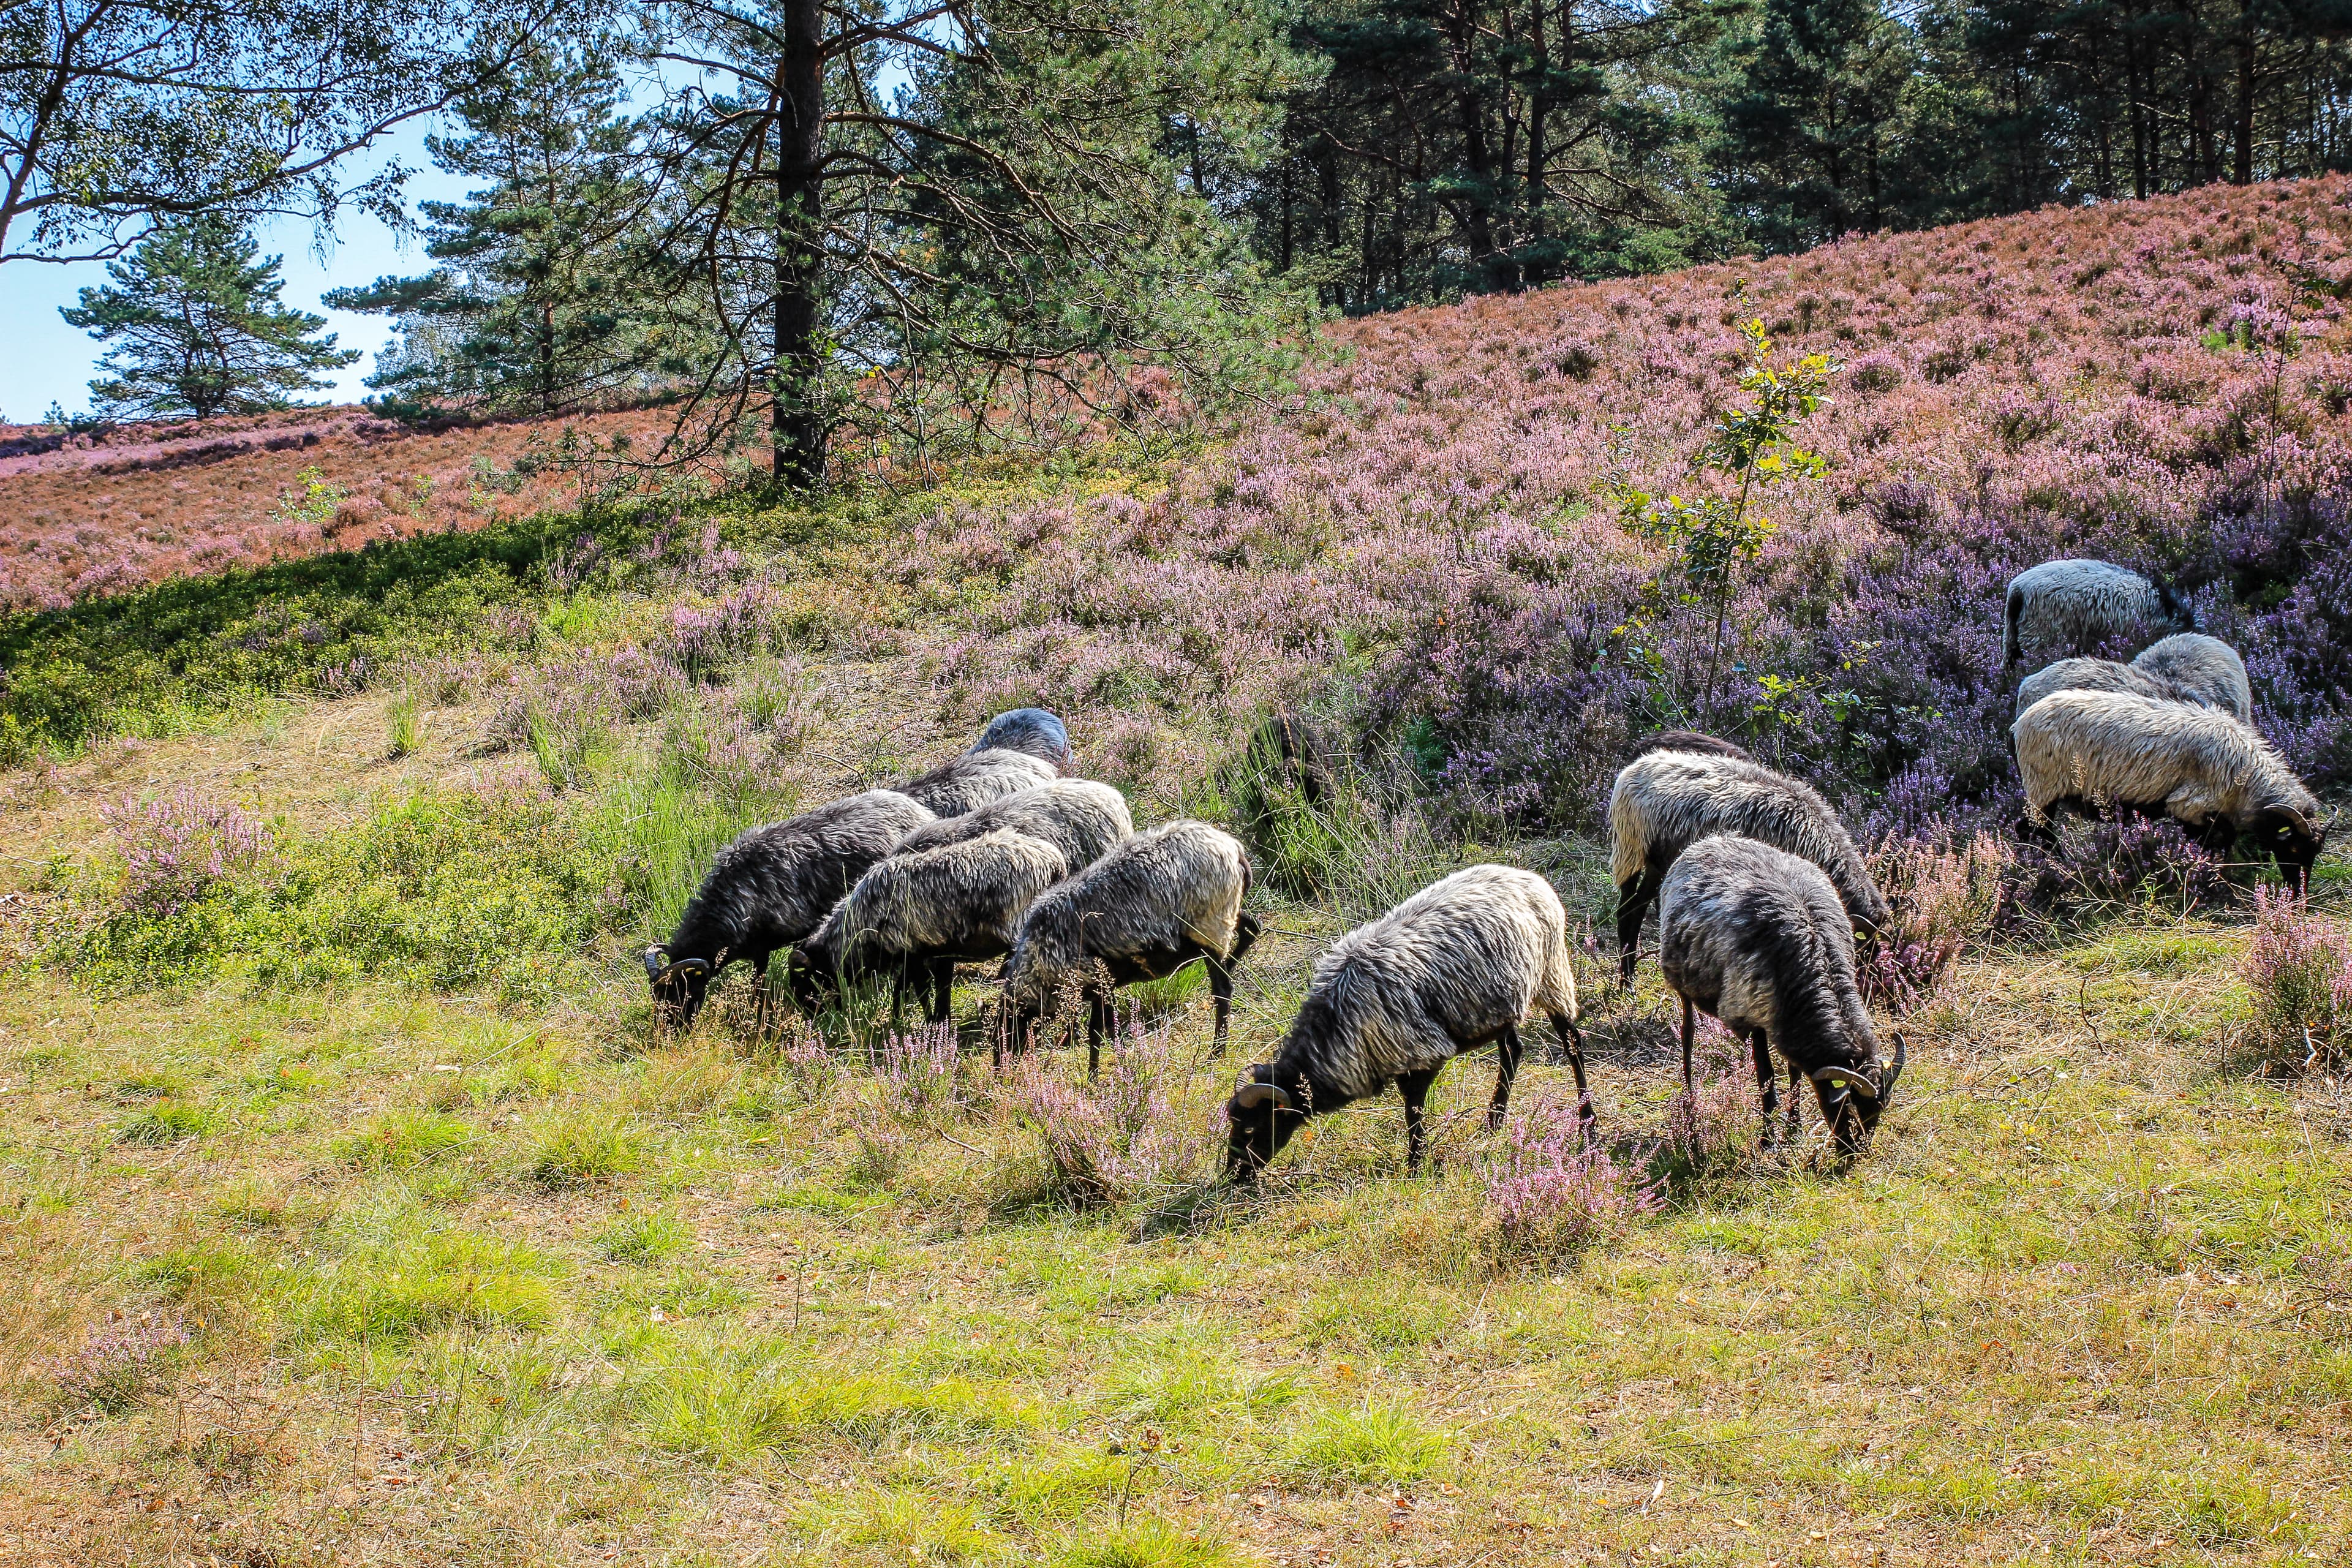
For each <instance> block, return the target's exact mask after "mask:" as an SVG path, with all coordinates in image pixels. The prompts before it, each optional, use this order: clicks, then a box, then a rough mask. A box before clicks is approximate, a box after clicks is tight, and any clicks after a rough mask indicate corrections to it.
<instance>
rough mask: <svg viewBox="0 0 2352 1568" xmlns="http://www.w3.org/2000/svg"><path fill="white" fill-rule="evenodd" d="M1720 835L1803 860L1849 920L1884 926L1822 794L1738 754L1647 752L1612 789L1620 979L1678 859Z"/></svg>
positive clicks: (1880, 904) (1849, 842)
mask: <svg viewBox="0 0 2352 1568" xmlns="http://www.w3.org/2000/svg"><path fill="white" fill-rule="evenodd" d="M1717 833H1738V834H1744V835H1746V836H1747V837H1750V838H1756V839H1760V840H1762V841H1763V842H1764V843H1767V844H1770V845H1773V846H1776V847H1779V848H1781V849H1785V850H1788V851H1789V852H1790V853H1792V854H1797V855H1801V856H1803V857H1804V858H1806V859H1808V860H1811V862H1813V864H1815V865H1816V866H1819V867H1820V868H1822V871H1823V872H1824V873H1826V874H1827V875H1828V877H1829V879H1830V881H1831V882H1832V885H1834V886H1835V887H1836V889H1837V890H1838V896H1839V897H1840V898H1842V899H1843V900H1845V908H1846V911H1847V914H1848V916H1849V918H1850V919H1851V921H1852V922H1853V924H1854V925H1855V926H1857V927H1860V928H1861V929H1862V930H1864V931H1876V930H1877V929H1878V928H1879V927H1880V926H1882V925H1884V924H1885V923H1886V916H1887V910H1886V900H1885V897H1884V896H1883V895H1881V894H1880V892H1879V890H1878V889H1877V888H1876V886H1875V885H1874V884H1873V883H1872V881H1871V879H1870V871H1869V868H1868V867H1867V866H1866V865H1865V864H1864V861H1863V858H1862V851H1861V850H1859V849H1858V848H1856V847H1854V842H1853V837H1852V836H1851V835H1850V834H1848V833H1847V832H1846V830H1845V827H1844V825H1843V824H1842V823H1840V822H1839V821H1838V819H1837V814H1836V813H1835V812H1833V811H1832V810H1831V809H1830V805H1829V802H1827V801H1825V800H1823V799H1822V797H1821V795H1820V792H1818V791H1816V790H1815V789H1813V788H1812V787H1811V785H1809V784H1803V783H1801V782H1800V781H1798V780H1796V779H1792V778H1790V777H1788V776H1787V775H1786V774H1783V773H1774V772H1773V771H1772V770H1771V769H1769V768H1768V767H1765V766H1763V765H1762V764H1761V763H1752V762H1742V761H1741V760H1739V759H1738V758H1737V757H1726V756H1717V755H1709V754H1706V753H1704V752H1684V751H1659V752H1649V753H1648V754H1646V755H1644V756H1641V757H1637V758H1635V759H1634V760H1633V762H1632V763H1627V764H1626V766H1625V767H1624V768H1623V770H1622V771H1621V772H1620V773H1618V774H1617V784H1616V787H1615V788H1613V789H1612V790H1611V791H1610V794H1609V837H1610V856H1611V867H1610V875H1611V877H1612V879H1614V880H1615V881H1616V883H1617V946H1618V952H1619V958H1618V973H1619V976H1620V978H1621V979H1623V980H1626V981H1630V980H1632V979H1633V963H1634V961H1635V959H1636V958H1638V957H1639V956H1640V949H1639V943H1640V942H1641V936H1642V919H1643V916H1644V915H1645V914H1647V913H1648V912H1649V909H1650V906H1651V904H1652V903H1653V902H1654V901H1655V900H1656V899H1657V897H1658V892H1659V889H1661V888H1662V887H1663V886H1664V882H1665V879H1666V874H1667V871H1668V870H1669V868H1671V867H1672V866H1673V865H1674V863H1675V857H1677V856H1679V855H1681V854H1682V853H1683V852H1684V851H1685V849H1687V848H1689V847H1690V846H1692V845H1693V844H1696V843H1697V842H1698V841H1699V840H1700V839H1702V838H1706V837H1709V836H1710V835H1713V834H1717Z"/></svg>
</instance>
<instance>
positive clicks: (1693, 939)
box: [1658, 835, 1906, 1153]
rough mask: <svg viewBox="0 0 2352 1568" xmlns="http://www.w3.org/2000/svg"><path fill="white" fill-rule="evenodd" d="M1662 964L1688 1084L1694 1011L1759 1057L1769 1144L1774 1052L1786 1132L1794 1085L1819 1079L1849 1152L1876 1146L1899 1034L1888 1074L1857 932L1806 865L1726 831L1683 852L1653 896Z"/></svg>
mask: <svg viewBox="0 0 2352 1568" xmlns="http://www.w3.org/2000/svg"><path fill="white" fill-rule="evenodd" d="M1658 967H1659V968H1660V969H1661V970H1662V971H1664V974H1665V977H1666V984H1669V985H1671V986H1673V987H1674V988H1675V992H1676V994H1679V995H1680V996H1681V997H1682V1001H1683V1088H1684V1090H1685V1092H1687V1093H1691V1094H1694V1095H1695V1094H1696V1090H1697V1086H1696V1084H1695V1083H1694V1082H1693V1080H1692V1076H1691V1035H1692V1026H1693V1018H1692V1009H1693V1008H1694V1007H1696V1008H1697V1009H1698V1011H1700V1012H1703V1013H1707V1014H1710V1015H1712V1016H1715V1017H1717V1018H1719V1019H1721V1020H1722V1021H1723V1024H1724V1026H1725V1027H1727V1028H1728V1029H1729V1030H1730V1031H1731V1032H1732V1033H1733V1034H1735V1035H1738V1036H1739V1037H1741V1038H1743V1039H1745V1040H1746V1041H1748V1047H1749V1048H1750V1049H1751V1050H1752V1051H1753V1052H1754V1054H1755V1061H1756V1084H1757V1087H1758V1089H1759V1090H1761V1091H1762V1095H1763V1100H1764V1144H1765V1147H1767V1148H1769V1147H1771V1145H1772V1141H1773V1138H1772V1133H1773V1127H1772V1123H1773V1112H1774V1110H1776V1109H1777V1108H1778V1096H1777V1094H1776V1091H1775V1086H1774V1081H1773V1080H1774V1074H1773V1071H1772V1052H1774V1051H1775V1050H1777V1051H1779V1052H1780V1059H1781V1060H1782V1061H1785V1062H1786V1063H1788V1064H1789V1088H1790V1100H1789V1129H1790V1132H1791V1133H1793V1132H1794V1131H1796V1125H1797V1119H1798V1116H1797V1100H1796V1089H1797V1080H1798V1079H1799V1077H1800V1076H1802V1077H1805V1078H1809V1079H1811V1080H1812V1084H1813V1092H1814V1093H1815V1094H1816V1095H1817V1096H1818V1097H1819V1098H1820V1100H1821V1103H1822V1121H1823V1122H1825V1123H1826V1124H1827V1125H1828V1126H1829V1129H1830V1131H1831V1132H1832V1135H1833V1136H1834V1137H1835V1139H1836V1141H1837V1146H1838V1148H1839V1150H1840V1151H1841V1152H1847V1153H1851V1152H1853V1150H1855V1149H1857V1148H1859V1147H1860V1146H1861V1145H1862V1144H1863V1143H1864V1142H1867V1141H1868V1140H1869V1137H1870V1134H1871V1132H1872V1131H1873V1130H1874V1129H1875V1128H1876V1127H1877V1125H1878V1117H1879V1113H1880V1112H1881V1111H1883V1110H1885V1109H1886V1102H1887V1101H1888V1100H1891V1099H1893V1098H1894V1095H1895V1079H1896V1077H1897V1076H1898V1075H1900V1074H1901V1072H1902V1071H1903V1059H1904V1057H1905V1055H1906V1047H1905V1046H1904V1041H1903V1037H1902V1036H1901V1035H1900V1034H1897V1035H1896V1036H1895V1059H1894V1060H1893V1061H1892V1062H1889V1063H1886V1064H1885V1065H1884V1066H1883V1067H1882V1066H1881V1065H1880V1063H1879V1060H1878V1037H1877V1036H1876V1035H1875V1034H1874V1033H1873V1032H1872V1030H1871V1026H1870V1012H1869V1009H1867V1008H1866V1007H1864V1005H1863V1002H1862V993H1861V992H1860V990H1858V989H1857V988H1856V986H1855V984H1854V968H1853V923H1852V921H1850V920H1849V919H1848V917H1847V914H1846V910H1845V905H1844V903H1843V900H1841V899H1840V898H1839V897H1838V892H1837V889H1835V888H1833V887H1832V886H1831V885H1830V879H1828V878H1827V877H1826V876H1823V875H1822V870H1821V868H1819V867H1817V866H1815V865H1814V864H1813V863H1812V862H1811V861H1810V860H1806V859H1802V858H1799V857H1797V856H1794V855H1790V854H1786V853H1784V852H1782V851H1781V850H1779V849H1775V848H1773V847H1771V846H1770V845H1769V844H1759V843H1758V842H1757V841H1756V840H1754V839H1752V838H1742V837H1738V836H1737V835H1723V836H1719V837H1713V838H1706V839H1702V840H1701V841H1699V842H1698V843H1696V844H1694V845H1692V846H1691V847H1689V848H1688V849H1685V850H1684V851H1683V853H1682V856H1681V858H1679V859H1677V860H1676V861H1675V865H1674V869H1673V870H1671V871H1669V872H1667V873H1666V882H1665V887H1664V890H1663V891H1662V892H1661V893H1660V895H1659V900H1658Z"/></svg>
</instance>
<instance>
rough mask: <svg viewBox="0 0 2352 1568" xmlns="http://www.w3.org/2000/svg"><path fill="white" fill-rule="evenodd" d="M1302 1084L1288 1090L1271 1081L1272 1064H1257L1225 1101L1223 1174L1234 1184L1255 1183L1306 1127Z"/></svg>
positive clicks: (1304, 1086)
mask: <svg viewBox="0 0 2352 1568" xmlns="http://www.w3.org/2000/svg"><path fill="white" fill-rule="evenodd" d="M1305 1099H1306V1085H1305V1083H1304V1082H1303V1081H1302V1082H1301V1083H1299V1084H1297V1085H1294V1086H1292V1087H1290V1088H1285V1087H1284V1086H1282V1085H1280V1084H1278V1083H1276V1082H1275V1081H1274V1068H1273V1066H1272V1064H1270V1063H1266V1062H1260V1063H1258V1064H1257V1065H1256V1066H1255V1067H1253V1068H1250V1069H1249V1077H1248V1078H1247V1079H1245V1080H1244V1082H1243V1084H1242V1086H1241V1087H1240V1088H1239V1089H1234V1097H1233V1099H1231V1100H1228V1101H1226V1102H1225V1120H1226V1121H1227V1122H1228V1123H1229V1124H1230V1125H1229V1127H1228V1130H1227V1134H1226V1143H1225V1174H1227V1175H1228V1176H1231V1177H1232V1178H1233V1179H1234V1181H1236V1182H1250V1181H1255V1179H1256V1177H1257V1173H1258V1172H1259V1171H1261V1170H1263V1169H1265V1164H1266V1162H1267V1161H1269V1160H1271V1159H1273V1158H1274V1157H1275V1156H1276V1154H1279V1153H1281V1152H1282V1146H1283V1145H1284V1144H1285V1143H1287V1142H1290V1135H1291V1134H1292V1133H1294V1132H1296V1131H1298V1130H1299V1129H1300V1128H1301V1127H1304V1126H1305V1125H1307V1110H1306V1107H1305V1105H1304V1104H1303V1103H1302V1102H1303V1101H1304V1100H1305Z"/></svg>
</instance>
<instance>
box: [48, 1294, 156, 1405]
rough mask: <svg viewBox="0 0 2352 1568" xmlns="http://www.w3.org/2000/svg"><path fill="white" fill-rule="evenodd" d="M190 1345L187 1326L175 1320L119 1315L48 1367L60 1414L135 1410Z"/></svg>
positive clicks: (151, 1316)
mask: <svg viewBox="0 0 2352 1568" xmlns="http://www.w3.org/2000/svg"><path fill="white" fill-rule="evenodd" d="M189 1339H190V1335H189V1333H188V1330H187V1325H186V1324H185V1323H184V1322H182V1321H180V1319H179V1318H178V1317H177V1316H172V1317H164V1316H162V1315H159V1314H154V1313H149V1314H144V1315H142V1316H140V1317H137V1318H124V1317H121V1316H119V1315H118V1316H117V1317H116V1318H115V1319H114V1320H113V1321H110V1322H108V1323H106V1324H103V1325H102V1326H100V1328H99V1329H97V1330H96V1331H94V1332H92V1333H91V1334H90V1335H89V1338H88V1339H86V1340H84V1341H83V1342H82V1345H81V1348H80V1349H79V1350H78V1351H76V1352H74V1353H73V1354H71V1355H69V1356H66V1357H63V1358H62V1359H60V1360H58V1361H57V1362H55V1363H52V1364H51V1365H50V1367H49V1376H50V1378H51V1379H52V1381H53V1382H54V1383H55V1384H56V1395H55V1402H56V1404H57V1405H58V1408H60V1409H61V1410H66V1411H80V1410H90V1409H95V1410H97V1411H98V1412H99V1413H100V1414H101V1415H121V1414H122V1413H123V1412H124V1411H127V1410H134V1409H136V1408H138V1407H139V1406H140V1405H143V1404H145V1403H146V1402H147V1400H148V1399H149V1397H150V1396H151V1395H152V1394H153V1392H154V1389H155V1387H156V1385H157V1384H159V1383H161V1382H162V1381H163V1378H164V1377H165V1376H166V1375H167V1374H168V1373H169V1371H170V1369H171V1365H172V1359H173V1358H172V1352H174V1351H176V1350H177V1349H179V1348H180V1347H181V1346H182V1345H184V1344H186V1343H187V1342H188V1341H189Z"/></svg>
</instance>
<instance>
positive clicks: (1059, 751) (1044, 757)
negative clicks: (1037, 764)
mask: <svg viewBox="0 0 2352 1568" xmlns="http://www.w3.org/2000/svg"><path fill="white" fill-rule="evenodd" d="M971 749H972V750H973V751H975V752H1023V753H1024V754H1025V755H1028V756H1032V757H1035V758H1037V759H1038V760H1039V761H1041V762H1047V763H1053V764H1054V766H1055V767H1056V768H1066V767H1068V766H1069V765H1070V731H1069V728H1068V726H1067V725H1066V724H1064V723H1063V722H1062V721H1061V718H1060V716H1059V715H1057V714H1054V713H1050V712H1047V711H1046V710H1045V709H1043V708H1015V709H1013V710H1012V711H1010V712H1007V713H999V714H998V715H997V716H996V717H995V718H993V719H991V720H990V721H988V727H987V728H986V729H984V730H982V731H981V732H980V739H979V740H977V741H975V742H972V747H971Z"/></svg>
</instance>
